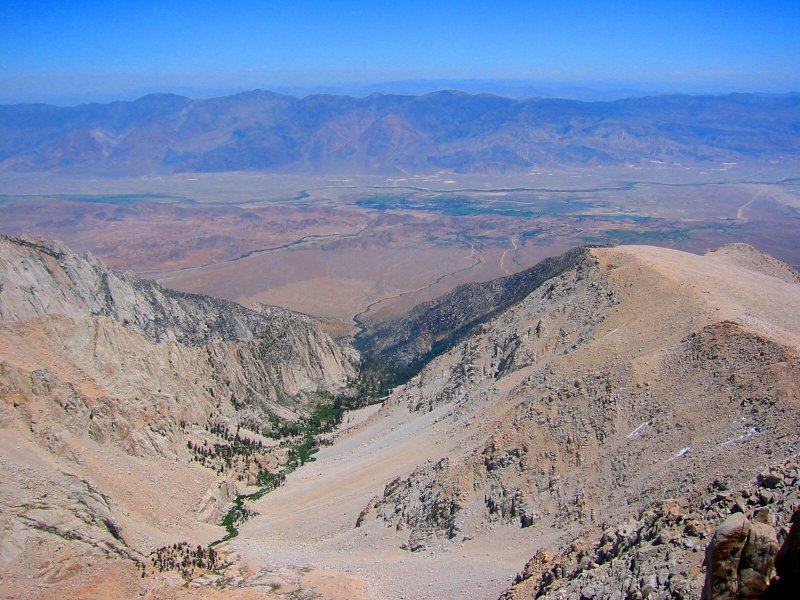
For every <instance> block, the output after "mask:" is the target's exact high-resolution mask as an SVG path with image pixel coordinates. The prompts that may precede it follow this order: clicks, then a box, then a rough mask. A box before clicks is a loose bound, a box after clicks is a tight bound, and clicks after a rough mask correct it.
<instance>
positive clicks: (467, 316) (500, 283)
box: [356, 247, 590, 384]
mask: <svg viewBox="0 0 800 600" xmlns="http://www.w3.org/2000/svg"><path fill="white" fill-rule="evenodd" d="M585 260H590V256H589V252H588V247H581V248H574V249H572V250H569V251H567V252H565V253H564V254H561V255H560V256H554V257H552V258H547V259H545V260H543V261H541V262H540V263H538V264H536V265H535V266H533V267H531V268H530V269H526V270H524V271H520V272H519V273H515V274H514V275H509V276H507V277H501V278H499V279H495V280H492V281H487V282H483V283H467V284H464V285H460V286H458V287H456V288H455V289H453V290H451V291H450V292H448V293H447V294H445V295H443V296H440V297H439V298H436V299H434V300H431V301H429V302H424V303H422V304H418V305H417V306H415V307H414V308H413V309H412V310H411V311H410V312H409V313H408V314H407V315H405V316H403V317H401V318H400V319H397V320H394V321H387V322H384V323H379V324H377V325H375V326H373V327H369V328H367V329H366V331H364V332H362V333H361V334H359V335H358V336H357V337H356V345H357V346H358V348H359V350H360V351H361V352H362V353H363V354H364V356H365V361H364V362H365V365H366V369H370V368H372V369H373V370H377V369H381V368H382V369H383V370H384V372H383V376H384V377H385V378H386V379H387V381H390V382H392V383H395V384H396V383H401V382H404V381H407V380H408V379H410V378H411V377H413V376H414V375H416V374H417V373H418V372H419V371H420V370H421V369H422V368H423V367H424V366H425V365H426V364H427V363H428V362H430V361H431V360H432V359H433V358H435V357H437V356H439V355H440V354H444V353H445V352H447V351H448V350H449V349H450V348H452V347H453V346H455V345H456V344H457V343H458V342H459V341H461V340H462V339H464V338H465V337H467V336H468V335H470V334H471V333H473V332H474V331H475V330H476V328H478V327H480V326H481V324H483V323H485V322H487V321H489V320H490V319H491V318H492V317H494V316H495V315H498V314H499V313H501V312H503V311H504V310H506V309H507V308H509V307H510V306H512V305H514V304H515V303H517V302H520V301H521V300H523V299H524V298H526V297H527V296H528V295H529V294H530V293H531V292H533V291H534V290H536V289H538V288H539V287H541V286H542V285H544V284H546V282H547V281H548V280H549V279H552V278H553V277H556V276H558V275H561V274H562V273H564V272H565V271H568V270H569V269H573V268H575V267H576V266H577V265H579V264H580V263H581V262H582V261H585Z"/></svg>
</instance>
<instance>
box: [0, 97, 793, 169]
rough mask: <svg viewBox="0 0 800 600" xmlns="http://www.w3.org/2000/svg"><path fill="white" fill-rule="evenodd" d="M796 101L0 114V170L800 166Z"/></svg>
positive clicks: (160, 104) (247, 103) (376, 103)
mask: <svg viewBox="0 0 800 600" xmlns="http://www.w3.org/2000/svg"><path fill="white" fill-rule="evenodd" d="M798 127H800V97H798V96H791V95H790V96H781V97H776V96H761V95H753V94H731V95H727V96H686V95H670V96H654V97H648V98H631V99H626V100H617V101H613V102H579V101H574V100H557V99H543V98H533V99H529V100H513V99H510V98H501V97H498V96H491V95H487V94H480V95H470V94H466V93H463V92H455V91H442V92H436V93H431V94H427V95H424V96H397V95H381V94H372V95H370V96H368V97H365V98H352V97H348V96H334V95H312V96H307V97H305V98H301V99H300V98H294V97H291V96H284V95H280V94H275V93H271V92H266V91H253V92H247V93H242V94H237V95H233V96H226V97H222V98H212V99H207V100H191V99H189V98H186V97H183V96H176V95H170V94H154V95H149V96H145V97H143V98H141V99H139V100H136V101H134V102H112V103H110V104H82V105H79V106H74V107H56V106H48V105H44V104H20V105H12V106H0V131H2V132H3V135H2V139H0V170H5V171H47V170H50V169H57V170H59V171H67V172H81V171H84V172H86V171H91V172H92V173H93V174H117V175H119V174H128V175H137V174H147V173H175V172H225V171H242V170H259V171H272V172H287V171H309V170H315V171H325V172H337V171H343V170H347V171H348V172H350V173H359V172H361V173H367V172H385V173H395V172H404V173H408V172H413V171H422V170H425V171H430V170H431V169H436V170H441V169H445V170H451V171H455V172H479V173H483V172H487V173H489V172H506V171H515V170H526V169H528V168H530V167H531V166H541V165H554V166H557V165H571V166H586V165H589V166H596V165H625V164H642V163H648V164H649V163H652V161H663V162H666V163H667V164H674V163H681V164H685V163H687V162H693V161H709V160H711V161H717V162H721V161H732V162H740V161H746V160H750V159H757V160H775V159H777V160H781V159H786V158H787V157H792V156H795V157H796V156H797V155H798V153H800V137H799V136H798V135H797V131H798Z"/></svg>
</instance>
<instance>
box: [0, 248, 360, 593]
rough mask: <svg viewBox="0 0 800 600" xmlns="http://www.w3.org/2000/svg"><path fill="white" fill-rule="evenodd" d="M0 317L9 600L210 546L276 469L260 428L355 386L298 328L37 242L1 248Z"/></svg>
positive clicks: (305, 329)
mask: <svg viewBox="0 0 800 600" xmlns="http://www.w3.org/2000/svg"><path fill="white" fill-rule="evenodd" d="M0 318H1V319H2V320H0V432H2V435H0V460H2V469H0V471H1V472H0V490H1V491H0V577H3V580H4V581H6V580H9V581H12V582H13V585H14V586H18V590H17V593H18V594H19V595H21V596H27V595H29V594H30V593H31V592H30V590H31V587H30V586H34V587H36V586H37V585H39V584H38V583H36V582H37V581H39V579H42V581H45V582H46V581H50V582H51V583H53V584H57V583H58V582H59V581H61V580H62V579H65V578H67V579H68V578H69V577H71V576H72V575H74V574H75V573H77V572H81V571H82V570H83V569H84V568H90V567H91V566H92V565H97V564H101V563H102V562H103V561H107V560H115V559H117V558H125V559H128V560H129V561H130V560H133V561H136V560H142V558H143V557H144V556H146V555H147V554H148V553H149V552H150V551H151V550H152V549H153V548H154V547H157V546H160V545H164V544H167V543H172V542H175V541H181V540H183V539H190V540H194V544H198V543H207V542H210V541H212V540H213V539H215V538H219V537H221V534H220V533H219V532H220V529H218V528H217V527H215V526H214V525H216V524H217V522H218V519H219V517H220V514H221V513H222V512H224V511H225V510H226V508H225V506H226V503H227V502H229V501H230V500H232V499H233V497H234V496H235V495H236V494H237V493H239V492H238V491H237V490H238V489H239V487H240V486H244V485H247V484H248V483H253V482H254V481H255V480H256V478H257V477H258V475H259V474H260V473H261V472H262V471H264V470H270V469H272V468H274V466H275V465H276V464H277V461H278V460H279V459H280V452H281V449H280V448H279V447H278V446H277V442H270V440H269V439H268V437H265V436H268V434H269V432H270V428H271V427H272V425H271V423H273V422H274V421H275V420H276V419H278V418H294V417H296V416H301V415H304V414H306V413H307V412H308V411H309V409H310V407H311V406H312V405H313V404H314V403H316V402H319V401H320V400H322V399H325V398H330V396H331V394H335V393H338V392H339V391H340V390H342V389H343V388H344V387H345V386H346V385H347V384H348V382H349V381H350V380H351V379H352V378H353V377H354V376H355V374H356V361H357V359H358V355H357V353H356V352H355V351H354V350H352V349H350V348H344V347H341V346H339V345H338V344H337V343H336V342H334V341H333V340H332V339H331V338H330V337H329V336H328V335H327V334H325V333H324V332H322V331H321V330H320V329H319V327H318V326H317V324H316V323H315V322H314V321H313V319H311V318H310V317H307V316H305V315H300V314H297V313H293V312H291V311H287V310H284V309H280V308H276V307H268V306H256V307H254V309H252V310H251V309H247V308H244V307H242V306H240V305H237V304H235V303H232V302H227V301H222V300H216V299H213V298H208V297H204V296H196V295H190V294H181V293H176V292H173V291H170V290H167V289H165V288H162V287H160V286H158V285H156V284H154V283H152V282H150V281H146V280H143V279H140V278H138V277H135V276H133V275H131V274H124V273H117V272H115V271H112V270H109V269H107V268H106V267H105V266H104V265H103V264H102V263H100V262H99V261H98V260H96V259H95V258H93V257H92V256H88V255H85V256H81V255H77V254H74V253H72V252H70V251H69V250H68V249H67V248H65V247H63V246H61V245H60V244H57V243H53V242H46V241H42V240H34V239H16V238H11V237H7V236H0ZM273 446H274V448H273ZM206 523H208V525H206ZM54 556H56V559H55V560H54V558H53V557H54ZM130 564H133V563H130ZM41 573H47V574H48V575H46V576H42V577H43V578H42V577H40V576H39V575H40V574H41ZM26 586H27V587H26Z"/></svg>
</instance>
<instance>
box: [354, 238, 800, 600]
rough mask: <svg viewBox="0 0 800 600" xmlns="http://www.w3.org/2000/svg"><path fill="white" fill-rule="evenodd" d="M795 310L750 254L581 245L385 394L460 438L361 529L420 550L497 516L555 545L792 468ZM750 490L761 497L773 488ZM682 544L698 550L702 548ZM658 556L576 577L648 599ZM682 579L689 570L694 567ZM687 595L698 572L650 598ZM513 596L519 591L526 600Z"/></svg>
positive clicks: (799, 357)
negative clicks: (554, 271) (376, 527)
mask: <svg viewBox="0 0 800 600" xmlns="http://www.w3.org/2000/svg"><path fill="white" fill-rule="evenodd" d="M798 301H800V294H799V293H798V285H797V274H796V272H794V271H793V270H792V269H791V268H790V267H788V266H787V265H784V264H782V263H780V262H779V261H775V260H774V259H772V258H770V257H767V256H765V255H763V254H762V253H760V252H758V251H757V250H755V249H753V248H751V247H749V246H744V245H737V246H734V247H726V248H723V249H721V250H720V251H717V252H711V253H708V254H707V255H705V256H703V257H698V256H693V255H687V254H683V253H678V252H674V251H668V250H661V249H652V248H645V247H620V248H611V249H604V248H597V249H591V250H590V251H589V252H588V254H587V255H586V256H585V257H584V259H583V260H581V261H579V262H578V263H577V264H576V265H575V266H573V267H572V268H570V269H568V270H566V271H565V272H563V273H561V274H559V275H557V276H554V277H553V278H552V279H550V280H548V281H547V282H546V283H545V284H544V285H542V286H540V287H539V288H537V289H535V290H534V291H533V292H532V293H530V294H529V295H528V296H527V297H525V298H524V299H523V300H522V301H520V302H518V303H517V304H514V305H513V306H511V307H510V308H508V309H506V310H505V311H502V312H501V313H499V314H498V315H496V316H495V317H494V318H490V319H488V320H486V321H485V322H484V323H482V324H481V325H480V326H479V327H478V328H476V330H475V331H474V333H473V334H472V335H469V336H467V337H465V338H464V339H462V340H461V341H460V342H458V343H457V344H455V346H454V347H453V348H452V349H451V350H449V351H448V352H446V353H444V354H442V355H441V356H439V357H438V358H436V359H434V360H433V361H432V362H431V363H430V364H428V365H427V366H426V367H425V368H424V369H423V370H422V371H421V372H420V373H419V375H417V376H416V377H414V378H413V379H411V380H410V381H409V382H408V383H407V384H405V385H404V386H403V387H402V388H401V389H399V390H398V391H397V392H396V393H395V394H394V395H393V396H392V397H391V398H390V399H389V401H388V402H387V404H386V405H385V406H384V410H387V411H392V410H399V408H400V407H403V408H404V409H405V410H409V411H411V412H412V413H418V414H422V415H424V414H426V413H435V414H437V415H438V417H437V418H436V422H442V423H448V422H452V428H453V431H454V432H455V431H458V428H459V424H460V427H462V428H466V429H467V430H468V431H471V432H472V434H471V435H469V437H468V441H467V442H466V443H465V444H462V445H460V446H451V447H450V448H451V451H450V453H449V454H447V455H445V456H441V457H440V458H438V459H435V460H430V461H429V462H427V463H425V464H422V465H419V466H418V467H416V468H415V469H414V470H412V471H411V472H410V473H407V474H405V475H401V476H399V477H397V478H395V479H393V480H391V481H390V482H389V483H388V484H387V485H386V486H385V489H384V490H383V492H382V494H379V495H378V496H376V497H375V498H373V499H372V501H370V503H369V504H368V505H367V506H366V507H365V508H364V510H363V511H362V513H361V515H360V516H359V518H358V525H359V528H366V529H367V531H373V529H370V523H371V522H373V520H374V521H377V522H384V523H386V524H387V525H389V526H390V527H391V528H392V529H393V530H394V531H396V532H397V539H398V540H399V542H400V544H401V547H403V548H405V549H408V550H412V551H418V552H428V551H433V550H432V549H435V548H443V547H448V545H453V544H458V543H459V542H463V541H465V540H466V541H468V540H473V539H480V538H481V536H483V535H485V534H486V533H487V532H490V531H492V530H493V529H495V528H497V527H499V526H503V525H504V524H512V525H515V526H516V527H519V528H522V529H529V530H530V534H529V535H530V536H534V537H536V536H538V537H541V538H543V539H544V538H546V537H547V536H549V535H551V534H557V535H558V536H559V537H560V539H561V542H560V545H561V547H568V546H569V544H571V540H573V539H575V537H576V535H577V534H578V532H582V533H583V534H584V535H585V532H587V531H592V530H595V529H598V530H600V531H602V530H604V529H607V528H608V527H613V526H614V525H613V524H615V523H622V524H626V523H628V522H629V521H631V522H632V523H633V522H636V521H637V520H641V519H644V520H645V521H647V519H650V517H647V516H646V515H645V513H646V512H647V511H648V510H656V512H657V511H658V510H660V509H659V508H658V507H660V506H662V505H663V503H664V502H666V501H667V500H668V499H676V498H677V499H679V500H678V502H679V506H681V509H680V510H681V511H685V510H686V509H687V507H688V506H689V505H688V504H685V503H686V502H687V501H689V502H690V503H691V501H692V500H691V499H692V498H695V497H699V496H700V495H702V494H703V493H709V492H708V490H709V486H712V485H714V481H715V480H716V481H726V482H728V483H727V484H726V485H727V486H728V489H734V487H733V486H734V485H744V484H745V482H746V481H747V480H748V479H749V478H750V477H752V473H754V472H758V471H759V470H761V469H763V468H764V466H765V465H770V464H773V465H774V464H776V461H786V460H793V457H796V453H797V451H798V447H800V446H799V443H800V438H799V435H800V434H798V431H799V430H798V428H797V423H798V422H800V397H799V396H798V389H800V352H799V351H798V349H799V348H800V344H798V340H800V337H798V333H800V323H798V322H797V319H796V315H797V314H798V313H796V312H795V311H796V310H797V309H800V306H798ZM395 407H397V408H395ZM457 435H462V434H460V433H459V434H457ZM777 464H780V463H777ZM787 481H792V479H791V477H787ZM752 493H753V494H755V495H754V502H756V503H760V502H761V500H760V499H759V498H760V495H762V494H763V495H764V497H765V498H768V499H769V498H770V493H771V492H770V491H769V490H759V491H757V492H756V491H754V492H752ZM687 499H688V500H687ZM769 502H771V501H769ZM787 502H788V501H787ZM788 504H789V505H790V504H791V502H788ZM759 505H760V504H759ZM746 506H747V505H746ZM653 507H656V508H655V509H654V508H653ZM664 510H667V509H664ZM670 510H671V509H670ZM657 515H660V516H657V517H654V518H655V519H656V520H659V519H660V520H665V519H666V520H667V521H669V519H670V518H672V517H670V516H669V515H668V514H667V512H663V511H662V513H658V512H657ZM783 516H784V517H785V516H786V515H783ZM645 521H642V523H644V522H645ZM679 521H680V520H679ZM653 523H655V521H654V520H652V519H651V520H650V522H648V523H647V524H646V526H647V527H651V526H652V525H653ZM680 523H683V522H682V521H680ZM716 524H717V523H716V522H714V520H713V519H712V518H711V517H709V518H708V520H707V523H706V525H707V526H708V527H713V526H715V525H716ZM640 525H642V524H641V523H640ZM625 526H626V527H627V525H625ZM620 527H622V525H620ZM659 527H660V526H659ZM633 530H636V531H639V533H637V534H636V535H638V536H640V537H642V536H644V537H646V535H645V534H647V531H648V530H647V529H645V530H641V527H638V528H637V527H634V528H633ZM633 530H631V531H633ZM647 535H649V534H647ZM655 537H658V536H657V535H656V536H655ZM645 541H647V540H645ZM608 542H609V540H604V541H603V542H602V543H601V544H599V546H603V545H606V544H607V543H608ZM637 543H638V542H637ZM687 543H689V545H693V547H696V551H697V552H700V553H702V544H701V543H695V542H694V541H691V540H690V541H689V542H687ZM623 545H624V544H623ZM659 545H661V542H658V543H654V544H653V546H659ZM634 546H635V544H634ZM631 548H632V549H631V553H632V554H631V556H633V555H634V554H635V552H636V551H637V550H636V548H634V547H633V546H631ZM581 550H585V546H581V547H580V549H578V550H576V551H575V555H576V556H577V554H578V553H579V552H580V551H581ZM660 550H661V549H660V548H659V549H658V552H660ZM683 550H685V551H686V552H693V551H694V550H691V549H690V548H684V549H683ZM683 550H682V551H683ZM654 552H656V551H654ZM583 558H584V556H581V557H580V558H578V559H577V561H580V560H582V559H583ZM661 558H663V557H661ZM540 559H541V557H540V558H539V559H537V561H540ZM659 560H660V559H659ZM535 562H536V561H535ZM584 562H587V561H584ZM656 562H657V561H653V562H652V563H646V568H645V567H643V568H641V569H639V570H637V571H636V575H635V576H630V573H627V574H626V577H628V576H630V578H631V580H634V579H635V580H636V585H635V586H633V587H631V586H630V585H628V586H623V585H622V584H623V582H624V578H623V579H618V577H621V576H622V570H624V568H627V566H626V565H628V563H627V562H626V561H625V560H624V559H623V560H621V561H620V565H621V566H620V567H619V569H620V570H619V571H615V572H614V575H613V576H611V575H609V577H610V578H611V579H610V580H609V581H611V583H610V584H609V586H605V587H603V586H601V587H599V588H597V589H595V588H591V586H590V585H589V584H587V586H586V590H589V591H591V589H594V592H592V593H595V592H596V594H597V595H589V596H586V597H589V598H591V597H597V598H608V597H611V593H612V592H618V593H619V594H623V595H622V596H619V597H631V598H633V597H637V596H636V594H637V593H641V591H642V590H641V586H642V581H641V579H642V577H644V578H645V579H647V581H648V582H649V578H650V577H651V575H652V576H655V577H656V579H655V581H656V584H654V586H655V587H653V586H651V587H653V590H656V591H658V590H661V591H663V590H664V589H665V587H664V582H659V581H658V574H657V573H656V572H655V571H653V572H649V571H648V569H651V568H652V569H655V568H656V567H655V565H656ZM588 564H589V565H591V564H594V563H588ZM643 564H644V563H643ZM584 566H586V565H584ZM672 566H675V565H672ZM688 567H689V565H688V563H687V565H686V568H687V569H688ZM692 569H694V570H696V573H694V571H692V572H693V573H694V575H695V576H698V577H699V573H700V571H699V565H696V566H693V567H692ZM668 570H669V571H670V572H671V571H672V567H670V569H668ZM567 571H569V569H567V568H566V567H564V568H562V569H561V571H559V573H561V572H567ZM690 571H691V569H690V570H689V571H687V573H689V572H690ZM581 572H582V571H581ZM598 573H599V572H598ZM559 577H565V576H564V575H559ZM637 577H638V579H637ZM695 579H697V578H695ZM678 580H679V578H677V579H675V585H676V586H678ZM665 581H666V580H665ZM687 581H688V579H687ZM698 581H699V584H698ZM629 583H630V582H629ZM565 585H566V584H565ZM613 586H617V587H613ZM636 586H638V587H639V591H638V592H636V591H635V589H634V588H636ZM628 587H630V588H631V590H632V591H631V594H633V595H631V596H627V595H626V594H628ZM612 588H613V589H612ZM623 588H624V589H623ZM701 588H702V577H699V580H692V581H688V583H686V585H685V586H684V587H683V588H681V589H683V591H681V592H680V593H681V594H683V596H678V595H675V596H664V597H699V593H700V589H701ZM548 589H549V588H548ZM553 589H554V590H555V589H556V588H553ZM558 589H561V588H558ZM564 589H568V590H569V591H567V592H564V594H563V595H561V596H559V595H555V596H554V597H564V598H566V597H579V594H578V587H575V586H573V587H568V588H567V587H565V588H564ZM676 589H677V588H676ZM648 590H649V588H648ZM692 590H694V591H692ZM606 591H608V594H606ZM520 593H522V592H520ZM525 593H527V594H528V595H524V594H523V595H521V596H519V597H533V596H532V595H531V594H532V593H533V592H531V591H530V589H528V591H527V592H525ZM536 593H538V592H536ZM548 593H550V592H548ZM553 593H556V592H555V591H554V592H553ZM587 593H588V592H587ZM648 593H650V592H648ZM652 593H655V591H653V592H652ZM676 593H677V592H676ZM646 595H647V594H643V595H642V596H639V597H644V596H646ZM515 597H516V596H515ZM613 597H617V596H613ZM653 597H656V596H653ZM657 597H661V596H657Z"/></svg>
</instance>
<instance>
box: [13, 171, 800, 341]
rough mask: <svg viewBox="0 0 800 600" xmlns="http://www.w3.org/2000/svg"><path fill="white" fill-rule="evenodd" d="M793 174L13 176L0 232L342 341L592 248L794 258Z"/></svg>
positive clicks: (798, 212) (798, 188)
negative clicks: (272, 308) (439, 299)
mask: <svg viewBox="0 0 800 600" xmlns="http://www.w3.org/2000/svg"><path fill="white" fill-rule="evenodd" d="M795 175H796V174H794V173H793V172H789V171H788V170H787V169H786V168H785V167H778V166H775V167H771V166H770V165H763V164H760V165H749V166H747V165H737V164H733V163H719V164H708V165H702V166H692V167H685V168H680V167H676V166H672V167H669V168H666V167H663V166H659V165H654V166H653V168H651V169H642V168H633V167H631V168H602V169H600V168H598V169H562V170H559V171H557V172H556V171H554V172H549V171H544V170H532V171H531V172H529V173H527V174H523V175H520V174H515V175H509V176H503V175H493V176H491V177H489V176H481V175H460V174H459V175H455V174H452V173H444V172H442V173H431V174H428V175H416V176H407V177H386V176H377V175H376V176H363V175H361V176H353V177H348V176H346V175H337V176H335V177H334V176H310V175H269V174H259V173H225V174H179V175H171V176H163V177H145V178H136V179H100V178H97V179H91V178H87V177H80V178H71V177H67V176H62V177H59V176H57V175H56V176H50V175H48V176H41V175H37V176H33V175H26V174H8V175H7V176H4V178H3V181H2V182H0V230H2V231H3V232H5V233H9V234H23V233H25V234H34V235H40V236H42V237H46V238H52V239H59V240H62V241H64V242H66V243H67V244H68V245H69V246H70V247H72V248H74V249H76V250H79V251H90V252H92V253H94V254H95V255H97V256H98V257H100V258H101V259H102V260H103V261H105V262H106V263H107V264H109V265H110V266H112V267H114V268H118V269H123V270H132V271H135V272H137V273H139V274H143V275H145V276H146V277H149V278H152V279H155V280H157V281H159V282H160V283H163V284H164V285H167V286H169V287H172V288H175V289H178V290H182V291H189V292H197V293H204V294H210V295H213V296H219V297H223V298H228V299H231V300H235V301H237V302H240V303H243V304H245V305H250V304H252V303H255V302H264V303H269V304H277V305H280V306H285V307H288V308H291V309H294V310H297V311H300V312H305V313H308V314H312V315H315V316H318V317H321V318H322V319H323V320H324V321H325V323H326V325H327V327H328V328H329V329H330V330H331V331H333V332H334V333H336V334H348V333H353V332H354V331H356V330H357V328H356V325H357V324H358V323H369V322H370V321H376V320H378V321H379V320H384V319H387V318H394V317H397V316H399V315H400V314H402V313H404V312H405V311H406V310H408V309H409V308H410V307H411V306H413V305H415V304H417V303H419V302H421V301H424V300H427V299H430V298H433V297H436V296H438V295H441V294H442V293H444V292H446V291H448V290H450V289H452V288H453V287H455V286H456V285H458V284H461V283H465V282H469V281H485V280H489V279H493V278H495V277H500V276H502V275H506V274H510V273H513V272H516V271H519V270H521V269H524V268H527V267H530V266H531V265H533V264H535V263H536V262H538V261H539V260H541V259H543V258H545V257H547V256H553V255H556V254H559V253H561V252H563V251H564V250H565V249H567V248H569V247H573V246H577V245H581V244H587V243H607V242H610V243H636V242H641V243H648V244H654V245H660V246H665V247H672V248H676V249H683V250H689V251H693V252H698V253H700V252H703V251H705V250H707V249H709V248H714V247H717V246H719V245H721V244H724V243H729V242H747V243H751V244H753V245H755V246H757V247H760V248H762V249H764V250H765V251H766V252H768V253H770V254H772V255H773V256H776V257H778V258H780V259H782V260H785V261H786V262H788V263H790V264H793V265H797V264H800V243H798V241H799V240H798V231H800V228H799V227H798V225H800V180H798V179H797V177H796V176H795Z"/></svg>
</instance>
